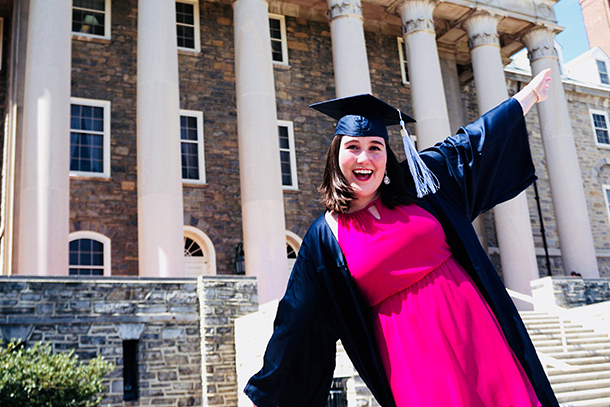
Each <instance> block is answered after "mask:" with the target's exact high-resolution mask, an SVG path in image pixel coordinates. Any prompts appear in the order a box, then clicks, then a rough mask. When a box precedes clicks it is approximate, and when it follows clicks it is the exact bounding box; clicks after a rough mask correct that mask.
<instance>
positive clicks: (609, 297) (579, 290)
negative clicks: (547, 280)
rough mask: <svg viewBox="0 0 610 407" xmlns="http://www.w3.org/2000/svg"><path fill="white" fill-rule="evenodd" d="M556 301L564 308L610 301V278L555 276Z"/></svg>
mask: <svg viewBox="0 0 610 407" xmlns="http://www.w3.org/2000/svg"><path fill="white" fill-rule="evenodd" d="M553 292H554V295H555V303H556V304H557V305H559V306H560V307H563V308H576V307H582V306H583V305H591V304H598V303H600V302H604V301H610V279H600V280H584V279H582V278H570V277H566V278H559V277H553Z"/></svg>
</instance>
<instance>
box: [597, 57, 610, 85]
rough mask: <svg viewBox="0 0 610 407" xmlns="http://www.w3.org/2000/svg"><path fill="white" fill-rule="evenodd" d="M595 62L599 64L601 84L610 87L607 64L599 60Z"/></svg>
mask: <svg viewBox="0 0 610 407" xmlns="http://www.w3.org/2000/svg"><path fill="white" fill-rule="evenodd" d="M595 62H596V63H597V71H598V72H599V80H600V82H601V83H602V84H604V85H610V78H608V67H607V66H606V62H604V61H600V60H598V59H596V60H595Z"/></svg>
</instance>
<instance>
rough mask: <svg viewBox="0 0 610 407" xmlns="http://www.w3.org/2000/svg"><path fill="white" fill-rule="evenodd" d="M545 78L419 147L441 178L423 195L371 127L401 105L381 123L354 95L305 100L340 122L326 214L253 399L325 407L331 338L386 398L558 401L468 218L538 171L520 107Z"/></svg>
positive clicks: (469, 405) (387, 402) (535, 95)
mask: <svg viewBox="0 0 610 407" xmlns="http://www.w3.org/2000/svg"><path fill="white" fill-rule="evenodd" d="M549 82H550V71H549V70H547V71H544V72H542V73H541V74H539V75H538V76H536V77H535V78H534V79H533V80H532V82H530V84H529V85H528V86H526V87H525V88H524V89H523V90H522V91H521V92H519V93H518V94H517V95H515V97H514V98H511V99H509V100H508V101H506V102H504V103H503V104H501V105H500V106H498V107H497V108H495V109H493V110H492V111H490V112H488V113H486V114H485V115H484V116H482V117H481V118H480V119H479V120H477V121H476V122H474V123H472V124H471V125H469V126H467V127H466V128H462V129H460V131H459V132H458V134H457V135H456V136H454V137H450V138H449V139H447V140H445V141H444V142H443V143H440V144H438V145H436V146H435V147H433V148H430V149H427V150H425V151H423V152H421V153H420V156H421V159H422V160H423V162H424V163H425V166H427V168H424V171H423V173H424V175H425V173H426V171H427V170H428V168H429V170H430V171H431V172H432V173H433V174H434V177H436V178H434V177H432V178H429V179H428V182H427V183H424V184H428V185H427V187H429V188H430V189H431V190H432V191H434V190H435V189H436V183H435V182H430V179H432V180H434V181H436V180H437V181H438V183H439V184H440V189H439V190H438V191H437V192H436V193H433V194H428V195H426V196H424V197H423V198H422V199H417V198H414V197H415V195H416V191H420V188H419V187H420V186H421V185H419V184H421V183H420V182H419V181H420V179H421V178H420V177H419V176H416V177H415V180H414V181H411V180H410V179H407V180H405V178H404V177H403V173H405V174H410V173H411V174H412V173H413V172H415V171H414V170H413V168H416V167H417V166H416V165H414V162H411V163H409V165H408V164H407V163H402V164H399V163H398V161H397V160H396V157H395V155H394V153H393V152H392V150H391V149H390V148H389V146H388V144H387V130H386V129H385V125H384V124H383V122H380V120H385V122H386V124H387V123H388V122H392V121H394V122H398V121H401V120H402V119H403V117H400V116H401V113H400V112H398V113H396V115H397V117H395V118H393V119H387V117H386V118H382V117H381V116H380V114H381V115H384V116H386V112H385V111H384V109H383V108H380V109H378V110H379V111H378V112H377V111H372V110H375V109H371V108H370V104H369V103H365V106H355V105H350V103H351V102H350V101H349V100H352V101H353V99H352V98H346V99H343V100H341V101H339V102H338V101H333V102H331V103H329V104H322V106H314V108H317V109H318V110H321V111H324V112H325V113H327V114H330V115H331V116H333V117H341V119H340V120H339V123H338V124H337V129H336V132H335V139H334V140H333V142H332V144H331V147H330V149H329V154H328V156H327V166H326V170H325V174H324V181H323V185H322V187H321V191H322V193H323V195H324V203H325V206H326V208H327V210H328V212H327V213H326V214H325V215H323V216H321V217H320V218H318V220H316V221H315V222H314V223H313V225H312V226H311V228H310V229H309V231H308V232H307V235H306V236H305V238H304V240H303V244H302V246H301V250H300V252H299V257H298V259H297V262H296V264H295V267H294V269H293V273H292V275H291V278H290V281H289V283H288V287H287V290H286V294H285V296H284V298H283V299H282V301H281V302H280V305H279V308H278V313H277V317H276V321H275V329H274V333H273V336H272V338H271V340H270V342H269V345H268V347H267V351H266V353H265V361H264V366H263V368H262V369H261V371H260V372H259V373H257V374H256V375H255V376H253V377H252V378H251V379H250V381H249V383H248V385H247V387H246V389H245V392H246V393H247V394H248V396H249V397H250V398H251V399H252V401H253V402H254V404H255V405H257V406H258V407H275V406H324V405H325V403H326V399H327V395H328V389H329V386H330V383H331V380H332V374H333V369H334V362H335V343H336V341H337V339H341V341H342V343H343V346H344V348H345V350H346V352H347V353H348V355H349V357H350V359H351V360H352V362H353V364H354V366H355V367H356V369H357V370H358V372H359V374H360V376H361V377H362V379H363V380H364V381H365V382H366V384H367V385H368V387H369V388H370V389H371V391H372V392H373V394H374V396H375V398H376V399H377V401H379V403H380V404H381V405H382V406H398V407H407V406H409V407H411V406H414V407H417V406H461V407H474V406H481V407H482V406H485V407H499V406H545V407H546V406H557V405H558V403H557V400H556V398H555V396H554V394H553V391H552V389H551V387H550V385H549V382H548V379H547V378H546V375H545V373H544V370H543V368H542V366H541V364H540V362H539V361H538V358H537V356H536V351H535V349H534V348H533V346H532V344H531V341H530V339H529V336H528V335H527V331H526V330H525V327H524V325H523V323H522V321H521V319H520V318H519V315H518V313H517V311H516V309H515V307H514V305H513V303H512V301H511V299H510V297H509V296H508V294H507V293H506V290H505V288H504V286H503V284H502V282H501V280H500V279H499V277H498V275H497V273H496V272H495V270H494V269H493V266H492V265H491V262H490V260H489V258H488V257H487V256H486V254H485V251H484V250H483V248H482V247H481V246H480V244H479V242H478V239H477V237H476V234H475V233H474V230H473V228H472V226H471V222H472V220H474V218H475V217H476V216H477V215H479V214H480V213H481V212H483V211H486V210H488V209H490V208H492V207H493V206H495V205H497V204H498V203H501V202H504V201H506V200H509V199H511V198H513V197H515V196H516V195H518V194H519V193H520V192H521V191H523V190H524V189H525V188H527V186H529V185H530V184H531V183H532V182H533V181H534V180H535V176H534V166H533V163H532V161H531V154H530V150H529V144H528V141H527V132H526V130H525V122H524V118H523V116H524V114H525V113H527V111H529V109H530V108H531V107H532V106H533V105H534V104H535V103H536V102H541V101H543V100H544V99H546V97H547V89H548V86H549ZM348 99H349V100H348ZM346 100H348V101H347V102H346ZM378 102H380V101H378ZM378 102H373V104H375V103H378ZM359 103H360V104H362V103H361V102H359ZM381 104H383V102H381ZM329 105H330V108H329ZM384 105H385V104H384ZM386 106H387V105H386ZM334 109H336V110H337V112H338V113H337V112H332V111H333V110H334ZM335 115H337V116H335ZM425 166H424V167H425ZM424 178H425V177H424ZM416 186H417V188H416ZM424 186H426V185H424ZM424 189H425V188H424ZM418 195H422V194H420V193H418Z"/></svg>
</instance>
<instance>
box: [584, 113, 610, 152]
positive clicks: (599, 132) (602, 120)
mask: <svg viewBox="0 0 610 407" xmlns="http://www.w3.org/2000/svg"><path fill="white" fill-rule="evenodd" d="M589 114H590V115H591V124H592V125H593V133H594V134H595V144H596V145H597V146H598V147H605V148H610V137H609V136H608V114H607V113H606V112H604V111H598V110H589Z"/></svg>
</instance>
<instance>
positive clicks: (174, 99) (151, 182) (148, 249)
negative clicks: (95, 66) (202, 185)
mask: <svg viewBox="0 0 610 407" xmlns="http://www.w3.org/2000/svg"><path fill="white" fill-rule="evenodd" d="M137 103H138V104H137V127H138V130H137V138H138V139H137V146H138V161H137V163H138V262H139V273H140V276H146V277H180V276H183V275H184V246H183V245H184V233H183V222H184V220H183V214H182V167H181V158H180V104H179V88H178V51H177V39H176V10H175V5H174V3H173V2H169V1H165V0H139V2H138V96H137Z"/></svg>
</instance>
